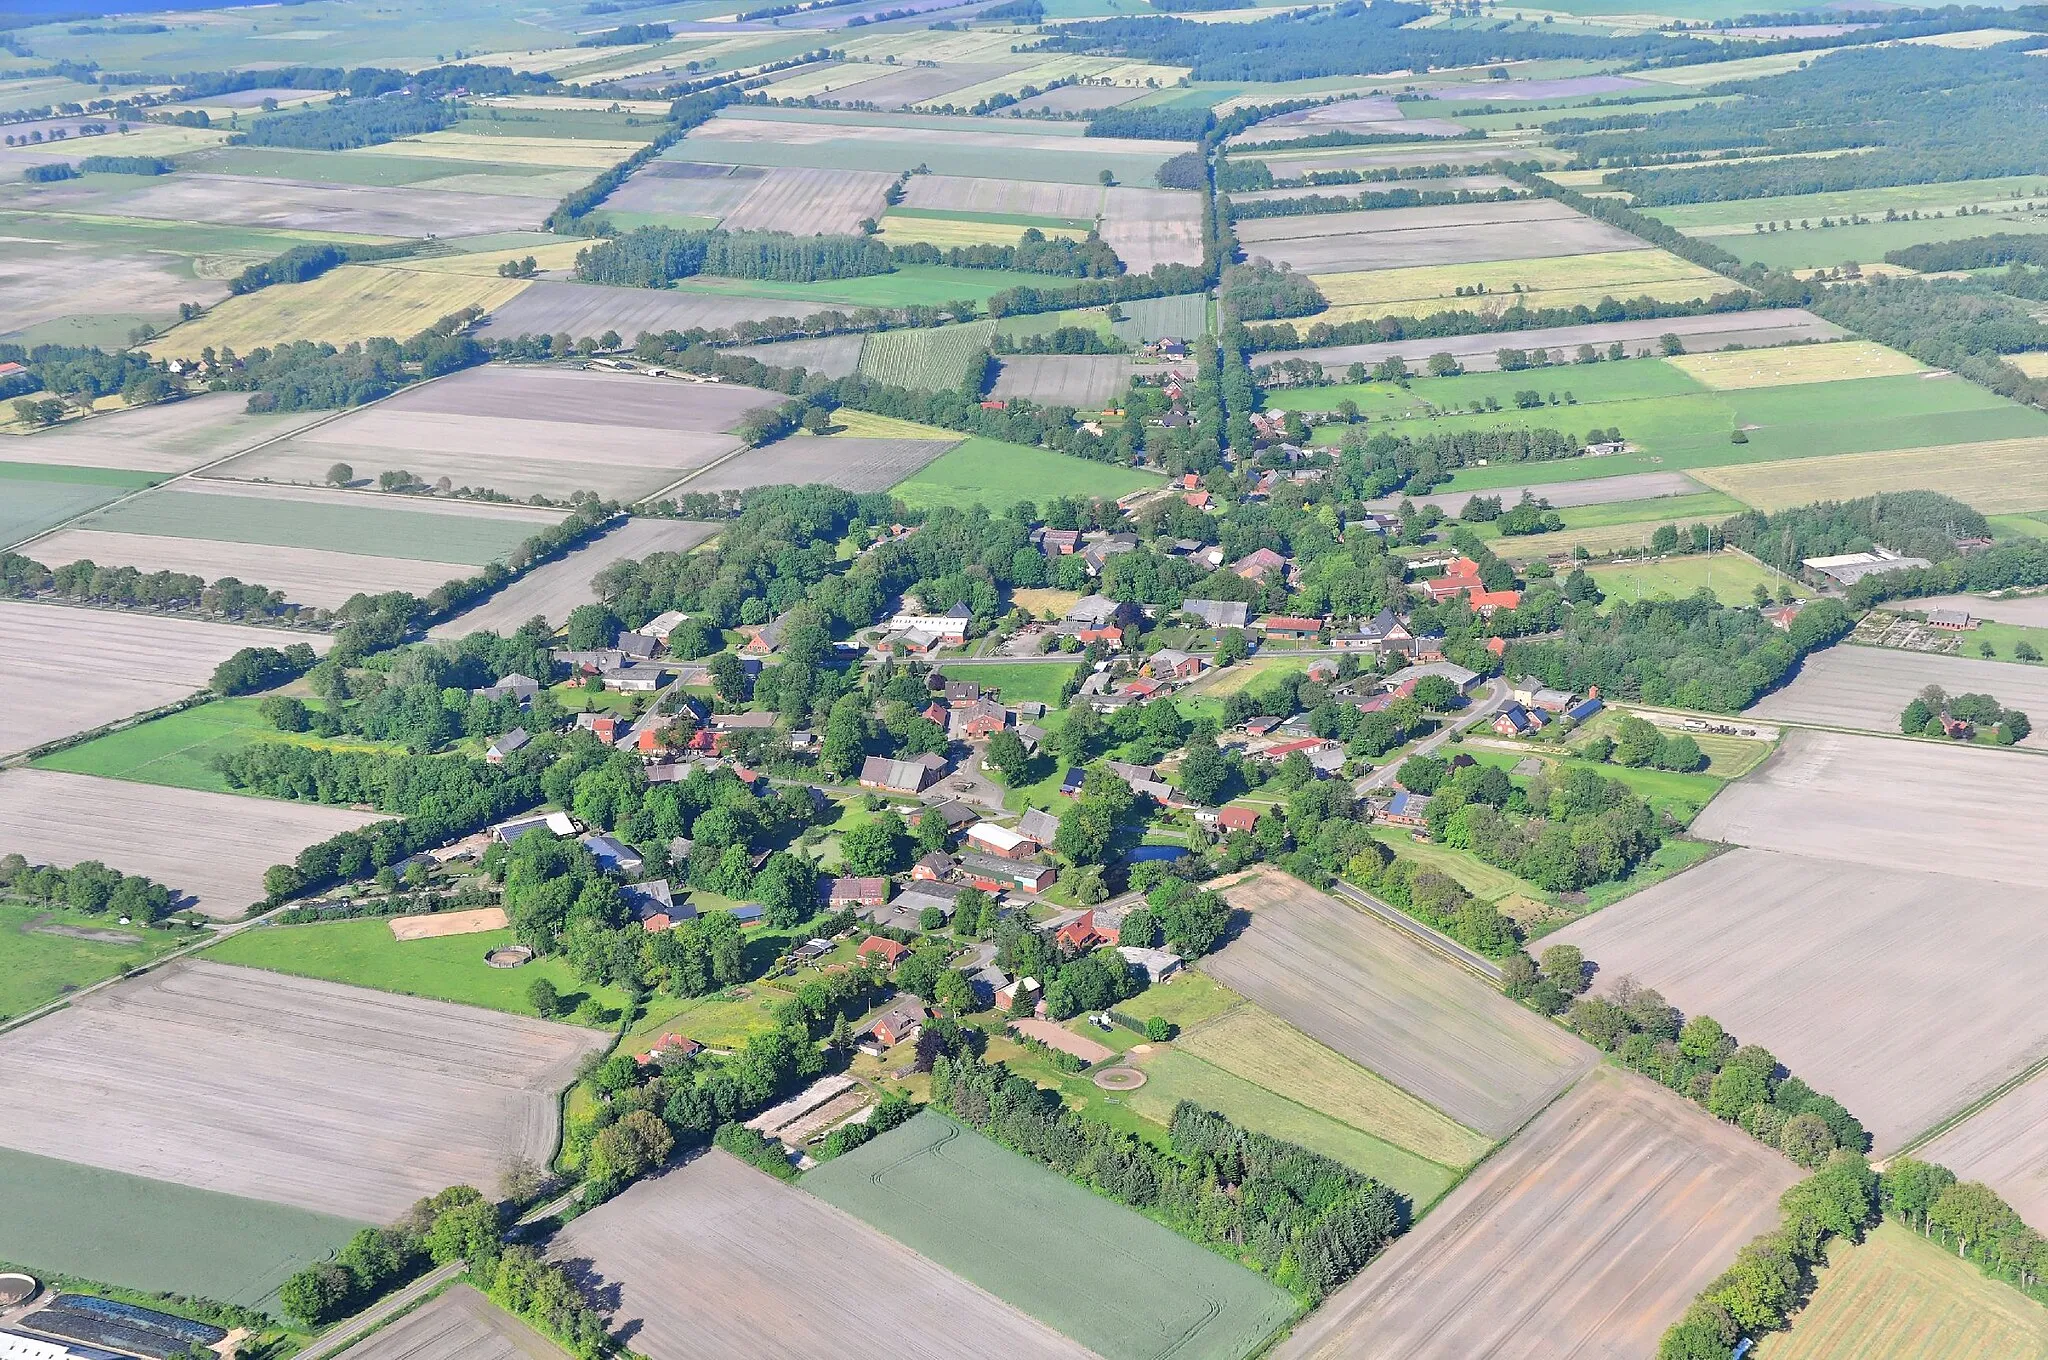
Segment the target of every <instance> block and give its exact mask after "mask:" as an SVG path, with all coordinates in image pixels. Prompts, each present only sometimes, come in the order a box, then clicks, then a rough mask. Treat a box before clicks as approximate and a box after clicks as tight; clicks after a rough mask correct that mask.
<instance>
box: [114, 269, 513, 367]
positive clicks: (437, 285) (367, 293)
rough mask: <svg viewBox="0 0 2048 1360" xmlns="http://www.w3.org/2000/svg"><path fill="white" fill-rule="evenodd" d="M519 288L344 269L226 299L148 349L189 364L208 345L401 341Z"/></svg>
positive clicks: (454, 277) (490, 306)
mask: <svg viewBox="0 0 2048 1360" xmlns="http://www.w3.org/2000/svg"><path fill="white" fill-rule="evenodd" d="M526 287H527V281H526V280H524V279H501V278H496V277H491V278H472V277H469V276H467V275H463V274H427V273H421V272H419V271H416V270H410V269H383V268H378V267H376V266H373V265H354V264H345V265H342V266H341V267H340V268H338V269H333V270H330V271H328V272H327V273H325V274H323V275H321V276H320V277H319V278H317V279H314V280H312V281H311V282H309V283H281V284H274V285H272V286H271V287H269V288H265V289H263V290H262V291H261V292H256V293H247V294H244V295H243V296H241V297H238V298H230V299H229V300H227V301H226V302H223V303H221V304H220V305H219V306H218V307H215V308H214V309H213V310H211V311H209V312H207V313H206V315H204V316H202V317H200V318H199V319H197V320H196V321H188V322H186V323H185V324H184V325H182V326H179V327H177V328H176V329H174V330H172V331H170V332H169V333H168V334H166V335H164V336H163V337H162V338H160V339H157V340H152V341H151V342H150V343H149V352H150V353H151V354H152V355H153V356H155V357H157V358H174V357H175V358H186V359H196V358H198V357H199V354H200V351H201V350H203V349H206V348H207V347H209V346H211V347H212V348H214V349H220V348H222V347H223V346H226V347H229V348H232V349H235V350H240V351H247V350H252V349H256V348H257V347H259V346H262V345H278V344H283V343H284V342H286V341H290V340H319V341H324V342H326V343H327V344H330V345H346V344H349V343H351V342H353V341H361V340H369V339H372V338H374V337H376V336H380V335H385V336H395V337H398V338H401V339H402V338H404V337H405V336H408V335H413V334H416V333H417V332H419V331H421V330H424V329H425V328H426V327H428V326H431V325H433V324H434V323H435V322H436V321H438V320H440V319H441V318H442V317H444V316H446V315H448V314H449V313H450V312H459V311H461V310H462V309H463V308H464V307H481V308H483V309H484V310H485V311H495V310H496V309H497V308H498V307H499V306H501V305H502V304H504V303H506V302H509V301H511V300H512V299H513V298H515V297H517V296H519V294H520V292H521V291H523V290H524V289H525V288H526Z"/></svg>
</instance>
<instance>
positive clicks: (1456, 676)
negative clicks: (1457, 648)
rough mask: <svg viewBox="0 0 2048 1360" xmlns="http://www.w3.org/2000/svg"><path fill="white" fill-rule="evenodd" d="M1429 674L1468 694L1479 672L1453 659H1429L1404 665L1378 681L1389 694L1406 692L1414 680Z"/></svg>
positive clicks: (1411, 687) (1412, 685) (1411, 689)
mask: <svg viewBox="0 0 2048 1360" xmlns="http://www.w3.org/2000/svg"><path fill="white" fill-rule="evenodd" d="M1429 675H1440V676H1442V677H1443V678H1444V679H1446V680H1448V681H1450V682H1451V684H1452V685H1453V686H1455V687H1456V689H1457V691H1458V693H1460V694H1470V693H1471V692H1472V686H1473V685H1474V684H1476V683H1478V680H1479V672H1477V671H1468V670H1466V669H1465V668H1464V667H1463V666H1460V665H1459V664H1458V663H1457V662H1455V661H1429V662H1425V663H1423V664H1422V665H1420V666H1404V667H1403V668H1402V669H1400V670H1398V671H1395V672H1394V673H1393V674H1392V675H1390V676H1388V677H1387V678H1386V679H1385V680H1383V681H1381V682H1380V683H1381V687H1382V688H1384V689H1385V690H1386V691H1387V693H1389V694H1406V693H1410V692H1412V691H1413V690H1414V688H1415V682H1416V681H1418V680H1420V679H1422V678H1423V677H1424V676H1429Z"/></svg>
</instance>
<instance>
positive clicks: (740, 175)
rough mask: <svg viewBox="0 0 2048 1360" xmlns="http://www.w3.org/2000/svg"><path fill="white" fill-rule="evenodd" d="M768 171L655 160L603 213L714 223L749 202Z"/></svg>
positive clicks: (611, 198) (613, 195)
mask: <svg viewBox="0 0 2048 1360" xmlns="http://www.w3.org/2000/svg"><path fill="white" fill-rule="evenodd" d="M768 173H769V172H768V171H765V170H757V169H755V168H753V167H751V166H741V165H692V164H690V163H689V162H687V161H653V162H650V163H649V164H647V165H644V166H642V167H641V168H640V169H638V170H636V171H634V173H633V175H632V177H631V178H629V179H628V180H627V181H626V182H625V183H624V184H621V185H620V186H619V187H618V188H617V189H615V190H613V191H612V193H611V195H610V196H609V197H608V198H606V199H605V201H604V208H603V210H604V212H605V213H606V215H608V216H610V217H613V218H614V219H617V218H618V216H619V214H621V213H628V214H631V213H644V214H647V215H648V216H650V217H664V218H667V217H688V218H695V219H699V220H710V221H713V222H715V221H717V220H718V219H719V218H721V217H724V216H725V215H726V214H727V213H729V212H731V211H732V210H733V209H735V208H737V207H739V205H740V204H741V203H743V202H745V201H746V198H747V196H748V195H749V194H751V193H753V192H754V190H755V189H757V188H759V187H760V186H761V182H762V180H764V179H765V178H766V177H767V175H768Z"/></svg>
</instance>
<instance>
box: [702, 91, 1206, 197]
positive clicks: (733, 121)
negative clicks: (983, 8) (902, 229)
mask: <svg viewBox="0 0 2048 1360" xmlns="http://www.w3.org/2000/svg"><path fill="white" fill-rule="evenodd" d="M970 88H971V87H970ZM1017 127H1018V125H1017V124H1016V123H1009V124H1007V125H1005V124H1003V123H1000V122H993V120H992V127H991V128H990V129H989V130H987V131H978V130H969V129H964V128H960V127H957V126H952V125H947V126H934V127H914V126H912V127H895V126H887V127H874V126H866V125H862V124H855V123H812V122H792V121H788V120H784V119H770V118H752V117H747V116H745V115H744V114H742V115H739V116H735V117H719V118H714V119H712V120H711V121H710V122H708V123H705V124H704V125H703V126H701V127H699V128H697V129H696V130H695V131H693V132H691V133H690V135H689V136H688V137H686V138H684V139H683V141H681V142H679V143H677V144H676V145H675V146H673V147H671V148H670V149H669V150H668V151H667V152H665V153H663V156H664V159H667V160H676V161H696V162H699V163H701V164H707V165H719V164H726V165H760V166H776V167H785V168H792V169H823V170H879V171H884V172H886V173H888V174H889V175H890V176H891V177H893V176H894V175H896V174H897V173H900V172H901V171H902V170H905V169H907V168H909V167H910V166H912V165H919V164H923V165H929V166H930V167H931V169H932V171H933V172H934V173H936V174H942V175H965V176H977V175H979V176H987V177H990V178H1001V179H1033V180H1050V181H1053V182H1056V183H1064V184H1094V183H1096V182H1097V180H1096V177H1097V175H1098V174H1099V173H1100V172H1101V171H1103V170H1108V171H1110V172H1111V173H1112V174H1113V175H1115V176H1116V178H1117V179H1118V180H1119V181H1120V182H1126V183H1130V184H1135V185H1140V186H1145V185H1150V184H1152V183H1153V176H1154V174H1155V173H1156V172H1157V171H1158V169H1159V166H1160V165H1161V164H1162V163H1164V162H1165V161H1166V160H1168V159H1170V158H1171V157H1173V156H1176V155H1178V154H1180V153H1181V152H1183V151H1186V150H1189V149H1190V147H1189V145H1188V144H1186V143H1182V142H1158V141H1141V140H1138V139H1136V138H1129V137H1091V138H1088V139H1086V140H1085V141H1081V140H1079V139H1076V138H1073V137H1064V136H1052V135H1040V134H1037V133H1030V132H1023V131H1018V130H1016V129H1017ZM1084 152H1085V154H1084Z"/></svg>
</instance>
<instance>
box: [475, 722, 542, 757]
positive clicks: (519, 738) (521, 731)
mask: <svg viewBox="0 0 2048 1360" xmlns="http://www.w3.org/2000/svg"><path fill="white" fill-rule="evenodd" d="M532 741H533V738H532V737H530V736H528V735H527V734H526V729H525V728H523V727H515V728H513V729H512V730H511V731H510V732H507V733H506V734H505V735H504V736H502V737H498V738H496V739H495V740H493V741H492V742H491V744H490V745H489V746H488V747H487V748H485V750H484V763H485V764H487V765H503V764H504V763H505V757H506V756H509V755H511V754H513V753H514V752H515V751H520V750H523V749H525V747H526V746H527V745H528V744H529V743H531V742H532Z"/></svg>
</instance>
